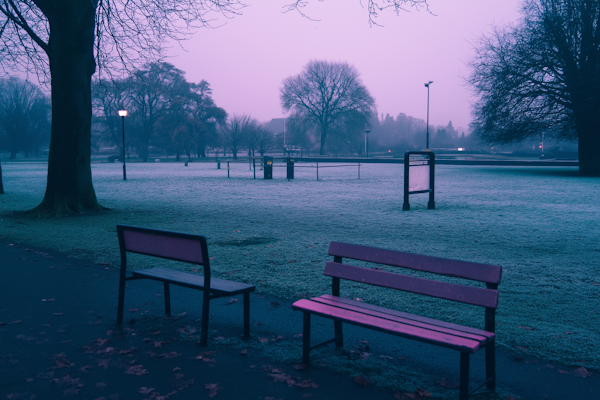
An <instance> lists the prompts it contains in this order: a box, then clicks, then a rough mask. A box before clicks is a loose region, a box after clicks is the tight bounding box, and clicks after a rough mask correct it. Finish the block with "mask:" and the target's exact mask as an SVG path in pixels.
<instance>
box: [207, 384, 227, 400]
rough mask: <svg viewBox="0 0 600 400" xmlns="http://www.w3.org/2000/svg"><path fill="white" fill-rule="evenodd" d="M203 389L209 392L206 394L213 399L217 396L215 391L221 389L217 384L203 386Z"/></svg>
mask: <svg viewBox="0 0 600 400" xmlns="http://www.w3.org/2000/svg"><path fill="white" fill-rule="evenodd" d="M204 388H205V389H206V390H209V391H210V393H209V394H208V396H209V397H215V396H216V395H217V391H218V390H220V389H223V388H222V387H221V386H219V384H218V383H207V384H206V385H204Z"/></svg>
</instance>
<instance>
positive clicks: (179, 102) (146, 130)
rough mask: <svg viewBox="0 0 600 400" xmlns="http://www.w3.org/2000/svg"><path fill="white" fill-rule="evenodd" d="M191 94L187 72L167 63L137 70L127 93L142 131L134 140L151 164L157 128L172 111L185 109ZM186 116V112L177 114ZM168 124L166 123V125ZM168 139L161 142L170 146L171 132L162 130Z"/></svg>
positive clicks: (132, 113)
mask: <svg viewBox="0 0 600 400" xmlns="http://www.w3.org/2000/svg"><path fill="white" fill-rule="evenodd" d="M189 93H190V84H189V83H188V82H187V81H186V79H185V73H184V72H183V71H181V70H180V69H177V68H175V66H173V65H172V64H169V63H166V62H160V63H151V64H148V65H146V66H145V67H144V68H142V69H139V70H137V71H134V72H133V74H132V76H131V78H130V81H129V84H128V90H127V98H128V99H129V100H130V101H129V103H130V108H131V110H130V112H131V117H130V118H131V119H136V120H137V122H138V123H139V124H140V125H141V129H138V130H137V131H134V132H133V133H134V134H133V135H131V136H133V137H132V141H133V142H134V143H135V147H136V148H137V150H138V153H139V155H140V157H141V159H142V161H144V162H147V161H148V146H150V142H151V139H153V136H154V134H155V125H156V123H157V121H158V120H159V119H160V118H161V117H163V116H164V115H165V114H166V113H167V112H168V111H169V107H173V109H171V115H173V112H174V109H175V108H177V107H184V103H185V101H184V100H183V98H184V97H186V96H188V95H189ZM175 114H182V110H179V111H177V112H175ZM163 125H164V124H163ZM161 132H162V133H163V134H166V135H167V138H161V139H158V138H157V140H158V141H160V142H163V143H168V142H169V139H168V136H170V133H171V132H169V131H165V130H163V131H161Z"/></svg>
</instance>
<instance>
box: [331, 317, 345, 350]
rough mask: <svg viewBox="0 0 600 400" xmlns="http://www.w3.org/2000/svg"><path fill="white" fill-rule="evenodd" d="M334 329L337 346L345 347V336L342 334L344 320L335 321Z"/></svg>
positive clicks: (338, 347) (337, 347)
mask: <svg viewBox="0 0 600 400" xmlns="http://www.w3.org/2000/svg"><path fill="white" fill-rule="evenodd" d="M333 331H334V333H335V338H336V340H335V348H336V349H340V348H342V347H344V336H343V335H342V321H333Z"/></svg>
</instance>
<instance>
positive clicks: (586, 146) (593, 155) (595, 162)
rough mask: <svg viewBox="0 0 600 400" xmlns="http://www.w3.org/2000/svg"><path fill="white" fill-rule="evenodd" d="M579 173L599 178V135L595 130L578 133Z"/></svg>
mask: <svg viewBox="0 0 600 400" xmlns="http://www.w3.org/2000/svg"><path fill="white" fill-rule="evenodd" d="M579 173H580V174H581V175H585V176H600V134H598V132H597V128H596V129H594V128H592V129H589V128H588V129H585V130H583V131H580V132H579Z"/></svg>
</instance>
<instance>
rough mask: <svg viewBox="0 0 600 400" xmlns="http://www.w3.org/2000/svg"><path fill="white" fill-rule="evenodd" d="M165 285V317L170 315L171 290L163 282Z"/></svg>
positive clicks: (165, 283)
mask: <svg viewBox="0 0 600 400" xmlns="http://www.w3.org/2000/svg"><path fill="white" fill-rule="evenodd" d="M164 287H165V314H167V317H170V316H171V290H170V288H169V284H168V283H167V282H164Z"/></svg>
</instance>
